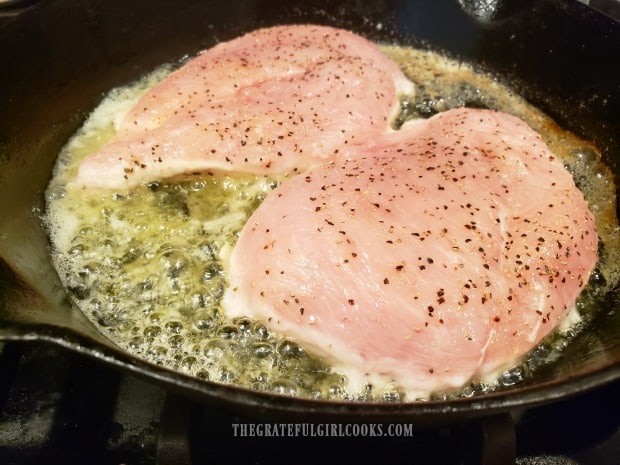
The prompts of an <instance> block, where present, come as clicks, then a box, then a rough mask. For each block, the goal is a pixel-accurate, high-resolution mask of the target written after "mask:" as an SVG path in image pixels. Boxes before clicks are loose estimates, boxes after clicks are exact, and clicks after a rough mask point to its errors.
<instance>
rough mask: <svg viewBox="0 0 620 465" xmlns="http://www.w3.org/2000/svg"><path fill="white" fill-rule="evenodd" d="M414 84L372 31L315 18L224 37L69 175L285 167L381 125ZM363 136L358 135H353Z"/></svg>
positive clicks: (305, 163) (311, 162)
mask: <svg viewBox="0 0 620 465" xmlns="http://www.w3.org/2000/svg"><path fill="white" fill-rule="evenodd" d="M411 92H413V84H412V83H411V82H410V81H409V80H407V79H406V78H405V76H404V75H403V73H402V72H401V71H400V69H399V68H398V66H397V65H396V63H394V62H393V61H392V60H390V59H389V58H387V57H386V56H385V55H383V53H381V51H380V50H379V48H378V47H377V46H376V45H374V44H373V43H371V42H369V41H368V40H366V39H364V38H362V37H360V36H358V35H355V34H353V33H351V32H348V31H345V30H340V29H333V28H329V27H321V26H309V25H308V26H306V25H295V26H281V27H274V28H269V29H260V30H257V31H255V32H252V33H249V34H247V35H244V36H242V37H240V38H238V39H235V40H232V41H230V42H224V43H221V44H219V45H217V46H215V47H213V48H212V49H210V50H207V51H206V52H204V53H203V54H201V55H199V56H198V57H197V58H195V59H193V60H191V61H190V62H189V63H187V64H186V65H185V66H183V67H182V68H180V69H179V70H178V71H176V72H174V73H172V74H171V75H170V76H169V77H168V78H166V79H165V80H164V81H162V82H161V83H159V84H158V85H156V86H155V87H153V88H152V89H151V90H150V91H149V92H147V93H146V94H145V95H144V96H143V97H142V98H141V99H140V100H139V102H138V103H137V104H136V105H135V107H134V108H133V109H132V110H130V111H129V113H128V114H127V115H126V116H125V117H124V118H123V120H122V122H121V123H120V127H119V128H118V133H117V135H116V136H115V137H114V138H113V139H112V140H111V141H110V142H109V143H108V144H106V145H105V146H104V147H102V148H101V149H100V150H98V151H97V152H95V153H93V154H91V155H90V156H88V157H87V158H86V159H85V160H83V162H82V163H81V165H80V167H79V171H78V174H77V179H76V180H75V182H74V184H75V185H78V186H84V187H101V188H128V187H131V186H135V185H137V184H140V183H144V182H149V181H152V180H156V179H161V178H167V177H171V176H175V175H178V174H182V173H188V172H196V171H205V170H211V169H214V170H225V171H236V172H246V173H255V174H271V175H287V174H290V173H295V172H300V171H304V170H306V169H309V168H310V167H312V166H315V165H317V164H318V163H322V162H324V161H325V160H328V159H330V158H331V157H334V156H336V155H337V153H338V152H339V150H340V149H341V148H342V147H343V146H345V145H347V144H356V143H358V141H360V142H361V141H362V138H363V137H372V136H373V135H375V134H381V133H385V132H386V131H388V130H389V128H390V122H391V120H392V119H393V117H394V116H395V115H396V113H397V111H398V109H399V101H398V97H399V94H403V93H411ZM360 136H362V137H360Z"/></svg>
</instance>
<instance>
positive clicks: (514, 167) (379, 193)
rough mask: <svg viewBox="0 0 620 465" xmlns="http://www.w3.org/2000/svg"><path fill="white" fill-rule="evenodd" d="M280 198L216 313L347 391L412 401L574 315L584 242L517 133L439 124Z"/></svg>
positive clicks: (579, 220)
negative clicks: (245, 320) (387, 392)
mask: <svg viewBox="0 0 620 465" xmlns="http://www.w3.org/2000/svg"><path fill="white" fill-rule="evenodd" d="M347 155H348V158H346V159H343V160H339V161H334V162H331V163H326V164H324V165H323V166H319V167H316V168H314V169H312V170H310V171H308V172H307V173H305V174H302V175H299V176H297V177H294V178H292V179H290V180H287V181H286V182H284V183H283V184H282V185H280V186H279V187H278V188H277V189H276V190H275V191H274V192H273V193H272V194H271V195H270V196H269V197H268V198H267V199H266V200H265V201H264V202H263V204H262V205H261V206H260V207H259V208H258V209H257V210H256V211H255V213H254V215H253V216H252V217H251V218H250V220H249V221H248V223H247V224H246V226H245V228H244V229H243V231H242V232H241V235H240V238H239V241H238V243H237V245H236V247H235V248H234V250H233V252H232V256H231V262H230V270H229V271H230V280H231V283H230V288H229V290H228V291H227V294H226V296H225V306H226V309H227V311H228V312H229V314H231V315H249V316H251V317H254V318H258V319H262V320H264V321H266V322H268V323H269V325H270V327H271V328H272V329H274V330H276V331H278V332H280V333H281V334H285V335H288V336H290V337H291V338H293V339H295V340H297V341H299V342H301V343H303V344H305V345H306V346H307V347H309V348H312V349H313V350H314V351H316V353H318V354H320V355H322V356H324V357H325V358H326V359H327V360H329V361H330V362H332V363H333V365H334V366H335V368H336V369H338V370H341V371H342V372H343V373H345V374H346V375H348V377H349V379H350V381H351V383H352V384H351V385H352V387H353V388H359V387H361V386H363V384H364V383H366V382H373V380H376V379H384V380H385V379H387V380H388V381H393V382H395V383H397V384H398V385H400V386H402V387H403V389H405V391H406V392H408V393H410V394H411V395H413V396H416V395H420V396H427V395H429V394H430V393H433V392H438V391H449V390H452V389H455V388H458V387H461V386H463V385H464V384H466V383H467V382H468V381H470V380H473V379H478V378H485V377H488V376H491V375H493V374H494V373H497V372H498V370H503V369H506V368H508V367H510V366H513V365H515V364H516V363H518V362H519V360H520V359H521V358H522V356H523V355H524V354H525V353H526V352H528V351H529V350H530V349H532V348H533V347H534V346H535V345H536V344H537V343H538V342H539V341H540V340H541V339H542V338H543V337H544V336H545V335H547V334H548V333H549V332H551V331H552V330H553V329H554V328H555V327H556V326H557V325H558V324H559V323H560V322H561V320H562V319H563V318H564V317H565V316H566V315H567V314H568V312H569V311H570V310H571V308H572V307H573V306H574V303H575V300H576V298H577V296H578V295H579V293H580V291H581V290H582V288H583V287H584V285H585V284H586V282H587V280H588V277H589V275H590V273H591V271H592V269H593V267H594V265H595V262H596V260H597V241H598V239H597V233H596V229H595V223H594V219H593V216H592V214H591V213H590V211H589V209H588V205H587V204H586V202H585V200H584V198H583V196H582V194H581V192H580V191H579V190H578V189H577V188H576V187H575V185H574V182H573V180H572V177H571V175H570V174H569V173H568V172H567V171H566V170H565V168H564V167H563V165H562V163H561V161H560V160H559V159H558V158H557V157H555V156H554V155H553V153H551V152H550V150H549V149H548V148H547V146H546V145H545V144H544V143H543V142H542V140H541V138H540V137H539V135H538V134H537V133H535V132H534V131H533V130H532V129H530V128H529V127H528V126H527V125H526V124H525V123H523V122H522V121H521V120H519V119H517V118H515V117H512V116H510V115H507V114H504V113H500V112H493V111H488V110H468V109H458V110H451V111H448V112H445V113H442V114H439V115H437V116H434V117H433V118H431V119H429V120H423V121H415V122H411V123H408V124H406V125H405V126H404V127H403V128H402V129H401V130H400V131H398V132H394V133H392V134H389V135H386V136H384V137H382V138H381V139H380V140H374V141H372V142H369V143H368V144H367V145H366V146H365V147H355V148H351V147H350V148H349V149H348V152H347Z"/></svg>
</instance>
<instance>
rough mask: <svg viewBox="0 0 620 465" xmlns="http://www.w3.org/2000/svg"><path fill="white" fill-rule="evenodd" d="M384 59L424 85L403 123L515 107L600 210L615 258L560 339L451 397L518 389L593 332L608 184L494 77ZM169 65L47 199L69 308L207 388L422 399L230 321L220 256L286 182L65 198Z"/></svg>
mask: <svg viewBox="0 0 620 465" xmlns="http://www.w3.org/2000/svg"><path fill="white" fill-rule="evenodd" d="M384 50H385V53H386V54H388V55H390V56H392V57H393V58H394V59H395V60H397V62H399V63H400V65H401V66H402V68H403V69H404V70H405V71H406V73H407V74H408V77H410V78H411V79H412V80H413V81H414V82H415V83H416V87H417V95H416V96H415V98H411V99H409V100H405V101H403V103H402V107H403V111H402V114H401V116H400V123H402V122H403V121H405V120H407V119H411V118H421V117H428V116H431V115H433V114H436V113H437V112H441V111H445V110H448V109H450V108H455V107H460V106H469V107H482V108H493V109H499V110H504V111H509V112H511V113H513V114H515V115H517V116H519V117H521V118H522V119H524V120H525V121H527V122H528V123H529V124H530V125H531V126H532V127H534V128H535V129H536V130H538V131H539V132H541V133H542V134H543V136H544V138H545V140H546V142H547V143H548V144H549V145H550V146H551V147H552V148H553V150H554V151H555V152H556V153H557V154H559V155H560V156H561V157H562V159H563V161H564V163H565V164H566V165H567V166H568V167H569V169H570V170H571V171H572V172H573V174H574V177H575V178H576V180H577V182H578V184H579V186H580V188H581V189H582V191H583V192H584V193H585V195H586V196H587V198H588V201H589V203H590V205H591V208H592V209H593V210H594V211H595V212H596V213H597V219H598V224H599V231H600V234H601V238H602V242H603V243H604V244H605V251H606V254H605V255H604V256H603V257H602V260H601V262H600V264H599V267H598V269H597V272H596V273H595V276H594V277H593V280H592V284H591V286H590V288H589V289H588V290H587V292H585V293H584V295H583V296H582V298H581V300H580V301H579V304H578V311H576V312H573V313H572V314H571V316H570V317H569V318H568V319H567V321H566V322H565V323H564V324H563V325H562V330H563V331H562V333H561V334H554V335H553V336H551V337H549V338H547V340H546V341H545V343H544V344H543V345H541V346H540V347H539V348H537V349H536V350H534V351H533V352H532V353H531V354H530V356H529V357H528V358H527V359H526V361H525V362H524V363H523V364H521V365H520V366H518V367H516V368H514V369H511V370H509V371H508V372H506V373H504V374H503V375H502V376H500V377H499V381H498V382H497V383H496V382H493V381H491V382H482V381H480V380H476V381H475V382H473V383H472V384H470V385H468V386H466V387H465V389H464V390H462V391H461V392H459V393H457V394H456V395H463V396H471V395H474V394H481V393H484V392H489V391H492V390H495V389H497V388H502V387H507V386H508V387H512V386H514V385H515V384H518V383H520V382H522V381H523V380H524V379H527V378H531V377H532V376H534V375H535V372H536V368H537V367H538V366H539V365H544V364H545V363H549V362H550V361H552V360H554V359H556V358H557V357H558V356H559V353H560V351H561V349H562V348H563V347H564V346H565V345H566V344H568V343H569V342H570V339H571V338H573V337H574V335H575V334H576V333H578V332H579V331H581V330H584V329H583V328H586V329H585V330H587V325H588V321H589V320H590V319H591V317H592V315H591V313H593V312H594V311H595V308H596V306H597V304H598V303H599V302H598V299H597V296H598V295H604V294H605V292H606V291H608V290H609V289H611V288H613V287H614V286H615V283H616V282H617V279H618V278H617V276H618V270H617V269H616V263H617V261H616V260H615V259H614V257H615V253H616V250H617V248H618V235H617V230H616V222H615V210H614V208H615V206H614V203H613V201H612V200H613V199H614V198H615V191H614V185H613V180H612V179H611V178H612V175H611V173H610V171H609V169H608V168H607V167H606V166H605V165H604V164H602V163H601V162H600V160H599V157H598V155H597V153H596V148H595V147H593V146H591V145H590V144H589V143H587V142H586V141H583V140H580V139H579V138H577V137H575V136H573V135H572V134H570V133H568V132H565V131H563V130H561V129H559V128H557V127H556V126H555V125H554V123H553V122H552V121H551V120H550V119H549V118H548V117H546V116H545V115H544V114H543V113H542V112H540V111H539V110H537V109H536V108H534V107H531V106H529V105H528V104H527V103H526V102H525V101H524V100H523V99H521V98H520V97H519V96H518V95H516V94H515V92H514V91H513V90H512V89H510V88H509V87H507V86H504V85H502V84H499V83H498V82H497V81H496V80H495V79H494V78H493V77H492V76H489V75H485V74H482V73H476V72H475V71H474V70H473V69H472V68H471V67H469V66H466V65H464V64H462V63H459V62H457V61H454V60H450V59H447V58H445V57H442V56H440V55H437V54H433V53H431V52H424V51H421V50H413V49H400V48H398V47H385V48H384ZM169 70H170V67H169V66H164V67H163V68H161V69H159V70H157V71H155V72H154V73H152V74H149V75H147V76H146V77H145V78H143V79H142V80H141V81H139V82H138V83H136V84H133V85H131V86H129V87H126V88H121V89H116V90H114V91H112V92H111V94H109V96H108V97H107V99H106V100H105V101H104V102H103V103H102V104H101V105H100V106H99V107H98V109H97V110H96V111H95V113H93V114H92V115H91V116H90V118H89V120H88V122H87V123H86V126H85V127H84V128H82V130H81V131H80V132H79V133H78V134H77V135H76V136H75V137H74V138H73V139H72V141H71V142H70V143H69V144H68V145H67V146H66V147H65V149H64V150H63V152H62V154H61V157H60V162H59V164H58V165H57V168H56V178H55V179H54V180H53V181H52V183H51V185H50V187H49V188H48V192H47V199H48V207H49V211H48V217H47V223H48V228H49V230H50V231H51V237H52V242H53V244H54V249H55V252H56V254H55V257H54V260H55V264H56V266H57V268H58V269H59V274H60V276H61V278H62V279H63V281H64V284H65V286H66V287H67V289H68V290H69V292H70V294H71V296H72V297H73V299H74V300H75V301H76V303H77V304H78V305H79V307H80V308H81V309H82V311H83V312H84V313H85V314H86V315H87V316H88V317H89V319H90V320H91V321H93V323H94V324H95V325H97V326H98V327H99V329H100V330H101V331H102V332H103V333H104V334H106V335H107V336H108V337H109V338H110V339H111V340H113V341H114V342H115V343H117V344H119V345H120V346H121V347H123V348H124V349H126V350H128V351H129V352H131V353H132V354H135V355H138V356H140V357H142V358H145V359H146V360H149V361H150V362H153V363H156V364H160V365H163V366H165V367H168V368H171V369H173V370H176V371H180V372H183V373H187V374H189V375H191V376H195V377H198V378H200V379H206V380H212V381H216V382H223V383H228V384H233V385H241V386H245V387H249V388H252V389H256V390H261V391H272V392H276V393H280V394H286V395H294V396H304V397H312V398H316V399H331V400H375V401H376V400H380V401H402V400H414V399H412V398H407V396H406V393H405V392H403V391H402V390H401V389H400V388H399V387H398V386H397V385H394V384H392V383H388V384H386V385H385V386H370V385H369V386H367V388H366V390H364V391H363V392H355V391H351V390H350V389H348V386H347V379H346V377H345V376H343V375H342V374H340V373H338V371H337V370H332V369H330V367H329V365H328V364H327V363H326V362H325V361H322V360H321V359H319V358H317V357H316V356H315V355H313V354H312V352H311V351H310V352H308V351H306V350H305V349H304V348H303V347H302V346H300V345H298V344H297V343H295V342H294V341H292V340H289V339H287V338H286V337H283V336H279V335H277V334H276V333H271V332H269V331H268V330H267V327H266V326H265V324H264V323H263V322H260V321H253V320H251V319H248V318H245V317H243V318H234V319H231V318H228V317H227V316H226V314H225V312H224V311H223V310H222V308H221V298H222V296H223V294H224V291H225V287H226V285H227V277H226V273H225V270H226V269H227V263H226V262H225V260H223V259H222V258H221V257H222V256H226V254H227V252H226V251H227V250H229V249H231V248H232V247H234V244H235V241H236V235H237V234H238V232H239V231H240V230H241V228H242V227H243V225H244V224H245V222H246V221H247V219H248V217H249V215H250V214H251V213H252V212H253V210H254V209H255V208H256V207H257V206H258V205H259V204H260V203H261V201H262V200H263V199H264V198H265V196H266V195H268V194H269V192H270V191H271V190H272V189H273V188H275V187H276V186H277V184H278V182H277V179H269V178H266V177H262V176H248V175H243V176H242V175H237V176H235V175H226V176H214V175H213V174H202V175H194V176H190V177H187V178H184V179H179V180H178V181H174V180H173V181H161V182H156V183H150V184H148V185H146V186H142V187H140V188H138V189H135V190H132V191H130V192H128V193H120V194H109V193H101V192H99V191H95V192H94V193H91V192H88V190H87V191H85V192H75V191H72V190H71V189H66V183H67V182H70V181H71V179H72V177H73V176H75V171H76V165H78V164H79V162H80V160H82V159H83V157H84V156H85V155H88V154H89V153H90V152H92V151H94V150H96V149H97V148H98V147H99V146H100V145H101V144H102V143H103V142H104V141H105V140H107V139H108V138H109V137H110V136H111V135H112V134H113V133H114V130H113V127H112V120H113V119H114V118H115V117H117V115H118V113H119V112H122V111H124V109H126V108H128V107H129V106H130V105H132V104H133V102H135V101H136V100H137V98H139V96H140V95H142V93H143V92H144V91H145V90H146V89H148V88H149V87H150V86H151V85H153V83H155V82H157V81H159V80H160V79H162V78H164V77H165V75H166V74H167V73H168V72H169ZM102 237H103V238H105V239H104V240H101V238H102ZM119 277H120V279H119ZM579 314H580V315H579ZM579 320H581V321H580V322H579V323H577V322H578V321H579ZM444 395H445V394H443V395H439V397H438V398H442V397H443V396H444ZM450 395H453V394H450Z"/></svg>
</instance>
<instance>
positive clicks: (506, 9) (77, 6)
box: [0, 0, 620, 427]
mask: <svg viewBox="0 0 620 465" xmlns="http://www.w3.org/2000/svg"><path fill="white" fill-rule="evenodd" d="M479 3H480V4H487V5H489V4H493V2H488V1H487V2H479ZM476 5H477V4H476V2H475V1H471V0H469V1H466V0H461V1H460V2H457V1H456V0H444V1H430V0H427V1H424V0H400V1H399V0H395V1H387V0H367V1H363V2H361V1H355V2H336V1H334V0H317V1H303V0H287V1H285V2H283V1H281V0H242V1H235V2H230V1H217V0H184V1H178V0H159V1H155V0H132V1H131V2H127V1H124V0H81V1H77V0H75V1H68V0H41V1H40V2H39V4H38V5H36V6H35V7H33V8H32V9H29V10H27V11H26V12H24V13H22V14H21V15H20V16H19V17H16V18H15V19H12V20H10V21H8V22H6V23H5V24H4V25H3V26H2V27H0V69H1V72H0V225H1V226H0V257H1V260H0V340H7V341H8V340H13V341H34V340H37V341H41V340H43V341H50V342H52V343H55V344H58V345H61V346H63V347H66V348H68V349H71V350H75V351H77V352H80V353H82V354H84V355H86V356H89V357H94V358H96V359H100V360H101V361H102V362H105V363H108V364H111V365H113V366H116V367H118V368H120V369H123V370H129V371H131V372H134V373H136V374H139V375H142V376H144V377H147V378H149V379H151V380H154V381H157V382H159V383H161V384H163V385H164V386H165V387H167V388H169V389H172V390H175V391H178V392H179V393H181V394H182V395H186V396H191V397H193V398H195V399H198V400H200V401H203V402H209V403H212V404H216V405H219V406H224V407H226V408H237V409H241V410H242V411H243V412H244V413H246V414H252V413H256V414H258V413H260V414H263V415H264V414H265V413H272V414H278V415H287V414H294V415H304V418H307V419H316V420H318V419H321V420H325V419H335V418H338V419H339V420H340V421H341V420H343V419H345V418H348V419H362V418H364V419H366V420H371V421H379V420H384V421H394V420H407V421H415V423H416V425H417V426H418V427H421V426H423V425H425V424H429V425H431V424H432V425H435V424H440V423H444V422H453V421H456V420H458V419H461V418H465V417H475V416H479V415H489V414H491V413H498V412H504V411H508V410H511V409H517V408H520V407H527V406H533V405H538V404H541V403H544V402H550V401H553V400H556V399H560V398H564V397H566V396H569V395H572V394H574V393H577V392H581V391H584V390H587V389H590V388H593V387H596V386H599V385H601V384H604V383H607V382H610V381H611V380H614V379H616V378H618V377H620V305H619V299H618V295H617V294H616V292H612V293H610V294H609V295H608V296H607V297H606V301H605V302H604V305H603V306H602V308H601V309H600V312H599V316H598V318H597V321H595V323H594V325H593V327H592V329H591V330H590V331H588V332H586V333H583V334H582V335H581V336H580V337H579V338H578V339H577V340H576V341H575V342H574V343H573V344H572V345H571V346H570V347H569V348H568V349H566V351H565V352H564V355H563V357H562V358H561V359H560V360H559V361H558V362H557V363H555V364H553V365H552V366H549V367H548V368H546V369H545V370H542V371H541V372H540V373H539V374H538V375H537V376H536V377H535V378H534V379H532V380H531V381H530V382H528V383H525V384H521V385H518V386H516V387H515V388H513V389H510V390H504V391H502V392H497V393H494V394H489V395H484V396H480V397H474V398H463V399H457V400H451V401H430V402H424V403H403V404H387V403H386V404H383V403H374V404H364V403H338V402H325V401H312V400H305V399H295V398H289V397H284V396H278V395H274V394H267V393H259V392H253V391H249V390H246V389H240V388H237V387H234V386H226V385H220V384H215V383H209V382H203V381H199V380H196V379H193V378H190V377H187V376H184V375H180V374H178V373H174V372H172V371H168V370H166V369H163V368H161V367H158V366H154V365H151V364H148V363H146V362H144V361H142V360H139V359H137V358H135V357H133V356H132V355H130V354H127V353H125V352H123V351H121V350H119V349H118V348H116V347H115V346H114V345H112V344H111V343H110V342H109V341H108V340H107V339H106V338H105V337H104V336H102V335H101V334H100V333H99V332H97V330H96V329H95V328H94V327H93V326H91V324H90V323H89V322H88V321H87V319H86V318H85V317H84V316H83V315H82V314H81V313H80V312H79V311H78V310H77V309H76V308H75V307H74V306H73V305H72V304H71V303H70V301H69V299H68V297H67V295H66V294H65V293H64V291H63V289H62V287H61V285H60V282H59V279H58V276H57V274H56V272H55V270H54V269H53V268H52V266H51V264H50V261H49V256H48V241H47V238H46V236H45V233H44V231H43V230H42V227H41V224H40V220H39V217H40V214H41V212H42V208H43V206H44V205H43V198H42V193H43V191H44V189H45V186H46V184H47V182H48V180H49V177H50V173H51V169H52V166H53V163H54V160H55V157H56V154H57V153H58V151H59V149H60V148H61V146H62V145H63V144H64V143H65V142H66V140H67V139H68V138H69V136H70V135H71V134H72V133H73V132H74V131H75V130H76V129H77V128H78V127H79V126H80V125H81V123H82V121H83V120H84V118H85V116H86V115H87V114H88V112H89V111H90V110H91V109H93V108H94V107H95V106H96V104H97V103H98V102H99V101H100V99H101V97H102V95H103V93H104V92H106V91H108V90H109V89H111V88H112V87H114V86H117V85H120V84H123V83H126V82H128V81H131V80H133V79H135V78H137V77H139V76H140V75H142V74H143V73H144V72H146V71H148V70H151V69H152V68H154V67H155V66H157V65H159V64H161V63H164V62H169V61H174V60H177V59H179V58H181V57H182V56H183V55H185V54H194V53H196V52H197V51H199V50H201V49H204V48H207V47H209V46H211V45H213V44H214V43H216V42H217V41H220V40H226V39H231V38H233V37H235V36H237V35H239V34H241V33H243V32H246V31H249V30H252V29H255V28H257V27H259V26H269V25H275V24H282V23H298V22H314V23H321V24H329V25H334V26H339V27H345V28H349V29H352V30H354V31H356V32H358V33H361V34H363V35H365V36H367V37H369V38H370V39H374V40H381V41H388V42H398V43H402V44H412V45H416V46H420V47H426V48H430V49H434V50H441V51H444V52H446V53H447V54H449V55H450V56H453V57H458V58H462V59H464V60H466V61H468V62H471V63H474V64H475V65H477V66H480V67H481V68H483V69H485V70H488V71H490V72H493V73H496V74H497V75H498V76H500V77H501V79H503V80H505V81H507V82H510V83H511V84H512V85H513V87H514V88H515V89H517V90H518V91H519V92H520V93H521V94H522V95H524V96H525V97H526V98H527V99H529V100H530V101H531V102H533V103H535V104H536V105H538V106H539V107H540V108H542V109H543V110H544V111H546V112H547V113H548V114H550V115H551V116H552V117H554V118H555V119H556V121H557V122H558V123H560V124H561V125H562V126H564V127H565V128H567V129H570V130H572V131H574V132H576V133H577V134H579V135H581V136H582V137H584V138H586V139H589V140H593V141H594V142H595V144H596V145H598V146H599V147H600V148H601V150H602V153H603V156H604V158H605V160H606V162H607V163H608V164H609V166H610V167H611V168H612V169H613V171H614V172H615V173H616V174H617V173H618V156H619V155H620V141H619V137H620V75H619V72H618V64H617V59H618V57H620V24H618V23H616V22H614V21H613V20H611V19H610V18H607V17H605V16H602V15H600V14H598V13H596V12H593V11H591V10H589V9H588V8H586V7H585V6H584V5H582V4H579V3H577V2H576V1H573V0H566V1H557V0H555V1H552V0H544V1H541V0H539V1H536V2H532V1H523V0H515V1H514V2H504V3H503V4H502V3H499V2H496V3H495V6H494V7H493V8H490V9H487V10H480V9H477V8H476Z"/></svg>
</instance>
